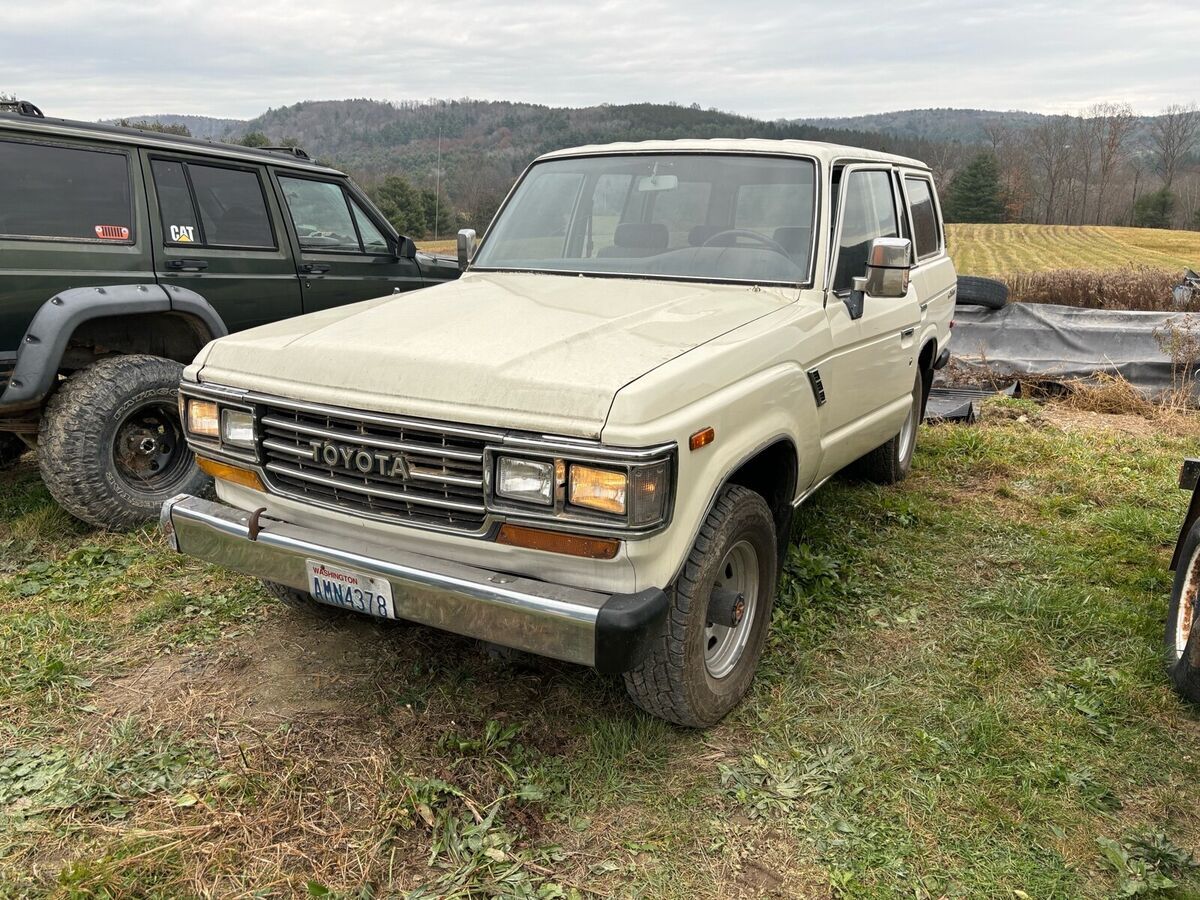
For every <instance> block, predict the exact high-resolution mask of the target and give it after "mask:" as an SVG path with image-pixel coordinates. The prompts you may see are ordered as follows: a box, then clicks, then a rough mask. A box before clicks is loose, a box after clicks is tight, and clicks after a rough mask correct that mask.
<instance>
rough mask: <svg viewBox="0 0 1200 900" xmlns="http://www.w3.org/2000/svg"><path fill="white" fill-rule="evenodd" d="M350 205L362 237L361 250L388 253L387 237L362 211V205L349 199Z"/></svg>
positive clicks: (389, 250) (389, 248)
mask: <svg viewBox="0 0 1200 900" xmlns="http://www.w3.org/2000/svg"><path fill="white" fill-rule="evenodd" d="M350 205H351V206H352V207H353V208H354V223H355V224H356V225H357V226H358V233H359V236H360V237H362V246H363V252H364V253H375V254H381V253H390V252H391V247H390V246H389V245H388V242H387V238H385V237H384V236H383V234H382V233H381V232H380V231H379V229H378V228H376V227H375V223H374V222H372V221H371V219H370V217H369V216H368V215H367V214H366V213H365V212H363V209H362V207H361V206H359V205H358V204H357V203H356V202H355V201H353V200H351V201H350Z"/></svg>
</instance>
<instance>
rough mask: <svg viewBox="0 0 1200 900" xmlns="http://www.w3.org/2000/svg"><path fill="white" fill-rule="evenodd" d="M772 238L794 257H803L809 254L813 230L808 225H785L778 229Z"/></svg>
mask: <svg viewBox="0 0 1200 900" xmlns="http://www.w3.org/2000/svg"><path fill="white" fill-rule="evenodd" d="M771 237H772V238H774V240H775V243H777V244H778V245H779V246H781V247H782V248H783V249H784V250H786V251H787V252H788V253H790V254H791V255H792V256H803V255H806V254H807V253H808V245H809V240H810V238H811V237H812V228H811V227H809V226H808V225H784V226H783V227H782V228H776V229H775V233H774V234H773V235H771Z"/></svg>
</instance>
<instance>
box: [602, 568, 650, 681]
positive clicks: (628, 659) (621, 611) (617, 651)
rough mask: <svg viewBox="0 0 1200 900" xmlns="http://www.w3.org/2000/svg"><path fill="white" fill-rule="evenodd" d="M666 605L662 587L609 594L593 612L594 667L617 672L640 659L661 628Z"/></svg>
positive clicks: (611, 672)
mask: <svg viewBox="0 0 1200 900" xmlns="http://www.w3.org/2000/svg"><path fill="white" fill-rule="evenodd" d="M667 605H668V604H667V595H666V592H665V591H663V589H662V588H647V589H646V590H644V591H638V592H637V593H636V594H613V595H612V596H611V597H609V598H608V600H607V602H605V604H604V605H603V606H602V607H600V612H599V613H598V614H597V616H596V662H595V666H596V669H597V670H598V671H600V672H603V673H604V674H606V675H619V674H620V673H622V672H628V671H629V670H630V669H632V668H633V667H634V666H636V665H637V664H638V663H640V662H641V661H642V660H643V659H644V658H645V656H646V653H647V652H648V651H649V649H650V644H651V642H653V641H654V640H655V639H656V638H657V637H658V635H659V634H660V633H661V631H662V626H663V623H664V622H665V621H666V618H667Z"/></svg>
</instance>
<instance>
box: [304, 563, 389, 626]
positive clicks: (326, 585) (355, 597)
mask: <svg viewBox="0 0 1200 900" xmlns="http://www.w3.org/2000/svg"><path fill="white" fill-rule="evenodd" d="M305 562H306V563H308V591H309V593H310V594H312V597H313V599H314V600H316V601H318V602H320V603H325V604H328V605H329V606H340V607H341V608H342V609H348V610H352V611H353V612H360V613H366V614H367V615H370V616H378V617H379V618H381V619H394V618H396V607H395V605H394V604H393V602H392V586H391V585H390V584H388V582H386V581H384V580H383V579H382V578H372V577H371V576H370V575H364V574H363V573H362V572H355V571H354V570H353V569H343V568H342V567H341V566H331V565H330V564H329V563H323V562H320V561H318V560H315V559H309V560H305Z"/></svg>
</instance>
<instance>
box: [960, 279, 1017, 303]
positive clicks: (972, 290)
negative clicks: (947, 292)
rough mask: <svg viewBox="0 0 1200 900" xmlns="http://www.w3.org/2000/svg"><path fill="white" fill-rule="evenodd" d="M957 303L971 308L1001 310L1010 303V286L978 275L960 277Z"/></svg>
mask: <svg viewBox="0 0 1200 900" xmlns="http://www.w3.org/2000/svg"><path fill="white" fill-rule="evenodd" d="M956 302H957V303H961V304H963V305H969V306H986V307H987V308H988V309H1000V308H1001V307H1002V306H1004V304H1005V303H1007V302H1008V285H1007V284H1005V283H1004V282H1003V281H997V280H996V279H995V278H980V277H978V276H976V275H959V276H958V299H957V301H956Z"/></svg>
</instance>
